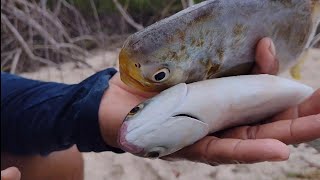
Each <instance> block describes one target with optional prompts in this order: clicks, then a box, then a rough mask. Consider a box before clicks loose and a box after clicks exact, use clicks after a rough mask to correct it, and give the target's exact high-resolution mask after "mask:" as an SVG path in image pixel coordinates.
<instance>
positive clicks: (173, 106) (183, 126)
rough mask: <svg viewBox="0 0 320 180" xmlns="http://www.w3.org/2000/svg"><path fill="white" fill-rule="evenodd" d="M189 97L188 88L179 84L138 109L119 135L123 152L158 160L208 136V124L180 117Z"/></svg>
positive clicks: (122, 127)
mask: <svg viewBox="0 0 320 180" xmlns="http://www.w3.org/2000/svg"><path fill="white" fill-rule="evenodd" d="M186 95H187V86H186V84H178V85H176V86H174V87H172V88H169V89H167V90H165V91H163V92H162V93H160V94H159V95H157V96H155V97H154V98H151V99H149V100H147V101H145V102H143V103H141V104H139V105H137V106H136V107H134V108H133V109H132V110H131V111H130V112H129V113H128V115H127V116H126V118H125V120H124V122H123V124H122V126H121V128H120V131H119V137H118V143H119V145H120V147H121V149H123V150H125V151H127V152H129V153H132V154H134V155H136V156H140V157H147V158H157V157H162V156H165V155H168V154H171V153H174V152H176V151H178V150H180V149H182V148H183V147H185V146H188V145H190V144H192V143H194V142H196V141H197V140H199V139H201V138H202V137H204V136H205V135H207V134H208V125H207V124H206V123H204V122H202V121H200V120H199V119H197V118H196V117H193V116H192V115H186V114H180V113H179V112H180V111H179V107H180V106H181V105H182V104H183V102H184V99H185V96H186Z"/></svg>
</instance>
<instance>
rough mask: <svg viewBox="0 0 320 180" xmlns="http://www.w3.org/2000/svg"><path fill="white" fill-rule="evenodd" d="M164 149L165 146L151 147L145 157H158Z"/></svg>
mask: <svg viewBox="0 0 320 180" xmlns="http://www.w3.org/2000/svg"><path fill="white" fill-rule="evenodd" d="M165 150H166V148H164V147H155V148H152V149H151V150H150V151H149V152H148V153H147V154H146V157H149V158H157V157H159V156H160V155H161V154H163V152H164V151H165Z"/></svg>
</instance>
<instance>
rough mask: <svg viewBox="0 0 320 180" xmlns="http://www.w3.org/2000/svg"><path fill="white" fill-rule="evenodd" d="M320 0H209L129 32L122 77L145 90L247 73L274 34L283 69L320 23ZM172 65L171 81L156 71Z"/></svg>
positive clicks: (309, 38) (170, 68) (123, 54)
mask: <svg viewBox="0 0 320 180" xmlns="http://www.w3.org/2000/svg"><path fill="white" fill-rule="evenodd" d="M319 10H320V2H319V1H318V0H241V1H238V0H210V1H205V2H203V3H199V4H197V5H195V6H193V7H190V8H188V9H185V10H183V11H181V12H179V13H177V14H175V15H173V16H171V17H169V18H167V19H164V20H162V21H159V22H158V23H155V24H154V25H151V26H149V27H147V28H146V29H144V30H142V31H140V32H137V33H135V34H133V35H132V36H130V37H129V38H128V39H127V41H126V42H125V44H124V46H123V48H122V50H121V52H120V55H119V61H120V75H121V79H122V80H123V81H124V82H125V83H126V84H127V85H129V86H132V87H136V88H139V89H142V90H145V91H161V90H163V89H166V88H168V87H171V86H173V85H176V84H178V83H184V82H185V83H191V82H195V81H201V80H205V79H211V78H217V77H224V76H231V75H242V74H248V73H249V72H250V70H251V68H252V67H253V65H254V59H255V54H254V53H255V46H256V44H257V42H258V41H259V40H260V39H261V38H263V37H271V38H272V39H273V41H274V44H275V48H276V50H277V59H278V60H279V62H280V72H283V71H284V70H287V69H288V68H289V67H291V66H293V65H294V64H296V63H297V59H298V57H299V56H300V55H301V53H302V52H303V50H304V49H305V48H307V47H308V45H309V44H310V42H311V40H312V37H313V36H314V33H315V31H316V26H317V24H318V23H319V20H320V16H319V14H320V13H319ZM162 68H168V69H169V70H170V76H169V78H168V79H167V80H166V81H163V82H155V81H154V80H153V79H152V76H153V75H154V73H156V71H158V70H159V69H162Z"/></svg>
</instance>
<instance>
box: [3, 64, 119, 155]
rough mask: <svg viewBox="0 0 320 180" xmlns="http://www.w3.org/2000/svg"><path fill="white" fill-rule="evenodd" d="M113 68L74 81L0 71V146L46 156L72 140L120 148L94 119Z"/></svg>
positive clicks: (95, 147) (81, 145)
mask: <svg viewBox="0 0 320 180" xmlns="http://www.w3.org/2000/svg"><path fill="white" fill-rule="evenodd" d="M116 72H117V71H116V70H115V69H113V68H109V69H106V70H104V71H101V72H98V73H96V74H94V75H93V76H91V77H89V78H87V79H86V80H84V81H82V82H81V83H79V84H72V85H67V84H62V83H55V82H42V81H36V80H30V79H26V78H22V77H19V76H16V75H12V74H8V73H1V151H4V152H11V153H15V154H22V155H29V154H41V155H47V154H49V153H51V152H53V151H59V150H64V149H67V148H70V147H71V146H73V145H75V144H76V145H77V147H78V149H79V150H80V151H81V152H90V151H94V152H101V151H113V152H116V153H122V152H123V151H122V150H120V149H117V148H113V147H111V146H108V145H107V144H106V143H105V142H104V141H103V139H102V136H101V133H100V129H99V121H98V111H99V105H100V100H101V98H102V95H103V93H104V92H105V90H107V88H108V87H109V83H108V81H109V80H110V78H111V77H112V76H113V75H114V74H115V73H116ZM105 108H108V107H105Z"/></svg>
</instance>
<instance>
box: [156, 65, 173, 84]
mask: <svg viewBox="0 0 320 180" xmlns="http://www.w3.org/2000/svg"><path fill="white" fill-rule="evenodd" d="M169 75H170V71H169V69H168V68H163V69H160V70H159V71H157V72H156V73H154V75H153V76H152V80H153V81H154V82H163V81H165V80H167V79H168V78H169Z"/></svg>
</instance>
